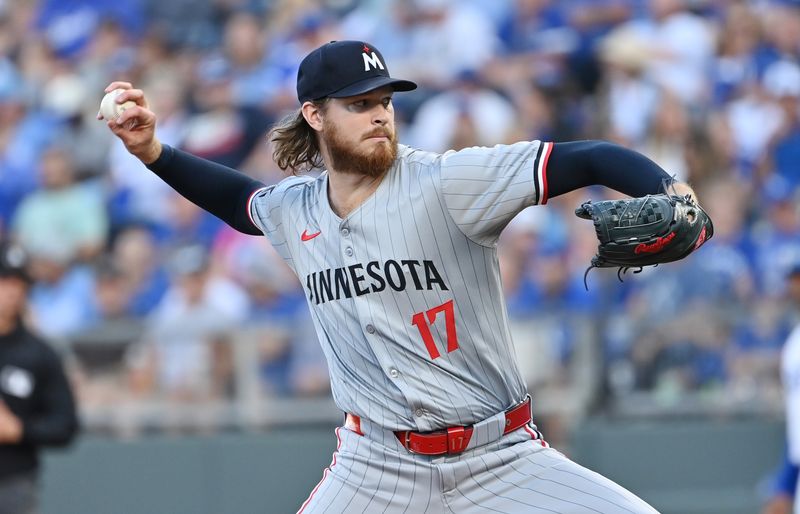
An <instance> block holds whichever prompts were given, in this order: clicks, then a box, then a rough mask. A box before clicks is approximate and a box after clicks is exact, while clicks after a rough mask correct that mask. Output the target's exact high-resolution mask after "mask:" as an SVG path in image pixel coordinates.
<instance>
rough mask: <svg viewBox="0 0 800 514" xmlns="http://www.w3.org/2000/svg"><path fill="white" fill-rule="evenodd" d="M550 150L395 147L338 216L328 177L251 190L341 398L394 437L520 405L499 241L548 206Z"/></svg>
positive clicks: (260, 222)
mask: <svg viewBox="0 0 800 514" xmlns="http://www.w3.org/2000/svg"><path fill="white" fill-rule="evenodd" d="M550 148H551V144H547V143H540V142H522V143H517V144H514V145H508V146H503V145H498V146H495V147H493V148H469V149H465V150H461V151H458V152H448V153H445V154H442V155H440V154H433V153H428V152H422V151H418V150H414V149H412V148H409V147H406V146H402V145H401V146H400V147H399V151H398V158H397V160H396V161H395V164H394V165H393V166H392V168H391V169H390V170H389V171H388V174H387V175H386V177H385V178H384V180H383V181H382V182H381V184H380V185H379V186H378V188H377V190H376V191H375V192H374V194H373V195H372V196H371V197H370V198H369V199H368V200H366V201H365V202H364V203H363V204H362V205H361V206H360V207H358V208H357V209H356V210H355V211H353V212H352V213H351V214H350V215H349V216H347V218H346V219H340V218H339V217H338V216H337V215H336V214H335V213H334V212H333V210H332V209H331V207H330V205H329V203H328V195H327V187H328V176H327V174H326V173H323V174H322V175H321V176H319V177H318V178H311V177H291V178H288V179H285V180H283V181H282V182H280V183H279V184H277V185H275V186H272V187H269V188H266V189H263V190H261V191H258V192H256V193H255V194H254V195H253V197H252V200H251V209H250V210H251V215H252V220H253V222H254V223H255V224H256V225H257V226H258V227H260V228H261V229H262V230H263V231H264V233H265V234H266V235H267V236H268V237H269V239H270V240H271V242H272V244H273V245H274V246H275V248H276V249H277V250H278V251H279V252H280V253H281V255H282V256H283V258H284V259H285V260H286V262H287V263H288V264H289V266H290V267H291V268H292V269H293V270H294V271H295V273H297V276H298V277H299V278H300V281H301V282H302V284H303V285H304V286H305V290H306V297H307V299H308V304H309V307H310V309H311V314H312V317H313V320H314V324H315V327H316V330H317V334H318V335H319V339H320V341H321V343H322V347H323V350H324V352H325V355H326V357H327V361H328V365H329V369H330V376H331V386H332V392H333V397H334V400H335V401H336V404H337V405H338V406H339V407H340V408H341V409H342V410H344V411H345V412H350V413H353V414H356V415H358V416H360V417H361V418H363V419H367V420H370V421H372V422H374V423H377V424H379V425H380V426H383V427H385V428H390V429H393V430H399V429H412V430H420V431H428V430H435V429H437V428H441V427H445V426H454V425H469V424H472V423H474V422H476V421H479V420H481V419H484V418H487V417H489V416H491V415H493V414H496V413H497V412H500V411H502V410H504V409H507V408H508V407H510V406H512V405H514V404H516V403H518V402H519V401H521V400H522V399H523V398H524V397H525V394H526V390H525V384H524V383H523V380H522V378H521V375H520V373H519V371H518V369H517V364H516V359H515V356H514V350H513V346H512V342H511V335H510V333H509V329H508V322H507V316H506V309H505V301H504V299H503V292H502V290H501V284H500V272H499V268H498V261H497V252H496V242H497V239H498V236H499V234H500V232H501V231H502V229H503V228H504V227H505V226H506V224H507V223H508V222H509V221H510V220H511V219H512V218H513V217H514V216H515V215H516V214H517V213H518V212H519V211H520V210H522V209H524V208H525V207H528V206H530V205H535V204H537V203H544V202H545V201H546V199H547V187H546V180H545V179H544V173H543V171H544V169H545V166H546V162H547V157H548V154H549V150H550Z"/></svg>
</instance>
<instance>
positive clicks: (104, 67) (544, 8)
mask: <svg viewBox="0 0 800 514" xmlns="http://www.w3.org/2000/svg"><path fill="white" fill-rule="evenodd" d="M336 39H362V40H365V41H369V42H371V43H373V44H374V45H375V46H376V47H377V48H379V49H380V50H381V52H382V53H383V55H384V57H385V59H386V61H387V64H388V67H389V69H390V70H391V73H392V74H393V75H394V76H399V77H403V78H408V79H411V80H414V81H416V82H417V83H418V84H420V86H421V87H420V88H419V89H418V90H416V91H414V92H412V93H408V94H404V95H398V96H397V97H395V101H396V103H395V108H396V111H397V117H398V124H399V134H400V141H401V142H402V143H404V144H409V145H412V146H416V147H419V148H422V149H426V150H432V151H445V150H447V149H449V148H463V147H466V146H472V145H494V144H497V143H510V142H514V141H518V140H524V139H541V140H552V141H567V140H574V139H590V138H591V139H606V140H611V141H615V142H618V143H621V144H623V145H626V146H629V147H631V148H634V149H637V150H639V151H641V152H643V153H644V154H646V155H647V156H649V157H650V158H652V159H653V160H654V161H656V162H657V163H659V164H660V165H661V166H663V167H664V168H665V169H666V170H668V172H669V173H671V174H674V175H675V176H676V177H678V178H679V179H681V180H687V181H689V182H690V183H692V184H693V185H694V187H695V189H696V190H697V192H698V195H699V197H700V199H701V202H702V203H703V205H704V207H705V208H706V209H707V210H708V211H709V213H710V215H711V217H712V219H713V220H714V222H715V235H714V238H713V239H712V240H711V241H710V242H709V243H707V244H706V245H705V247H704V248H703V250H702V251H701V252H698V253H697V254H695V255H693V256H691V257H690V258H688V259H686V260H684V261H681V262H678V263H673V264H669V265H666V266H662V267H658V268H655V269H647V270H644V271H643V272H642V273H640V274H631V273H628V274H626V275H623V276H622V277H621V278H622V279H623V280H624V282H622V283H620V282H619V281H618V279H617V275H616V272H615V271H613V270H610V271H609V270H599V271H594V272H592V273H591V274H589V276H588V277H587V278H586V283H587V285H588V291H587V289H586V288H585V286H584V271H585V270H586V267H587V266H588V263H589V260H590V258H591V256H592V255H593V253H594V247H595V245H596V240H595V235H594V232H593V229H592V228H591V226H590V224H587V223H586V222H585V221H581V220H578V219H577V218H576V217H575V216H574V215H573V213H572V211H573V209H574V207H575V206H577V205H578V204H579V203H580V202H582V201H584V200H586V199H588V198H594V199H599V198H603V197H605V196H610V195H612V194H614V193H613V192H610V191H608V190H603V189H599V188H598V189H596V190H595V189H588V190H581V191H577V192H574V193H571V194H569V195H565V196H564V197H559V198H556V199H553V200H551V201H550V202H549V203H548V206H547V207H544V208H540V207H536V208H531V209H528V210H526V211H524V212H523V213H522V214H520V216H518V217H517V218H516V219H515V220H514V221H513V222H512V224H511V225H510V226H509V228H508V229H507V230H506V232H505V233H504V236H503V239H502V240H501V244H500V248H499V255H500V259H501V265H502V270H503V279H504V282H505V290H506V294H507V303H508V307H509V314H510V317H511V318H512V321H513V323H514V330H515V335H516V343H517V345H518V346H519V354H520V365H521V366H522V367H523V370H524V371H525V374H526V377H527V378H528V381H529V382H530V384H531V387H532V392H533V393H534V394H536V393H537V387H542V388H547V387H550V386H552V387H553V388H554V389H558V388H559V387H569V384H570V383H571V381H573V380H574V379H575V376H574V373H576V371H575V366H574V360H575V356H576V355H577V354H580V353H581V352H582V345H585V344H591V345H594V347H595V348H596V350H597V351H596V352H595V353H594V354H592V357H591V358H589V359H586V362H588V363H589V364H590V365H594V366H596V367H597V369H598V370H599V377H600V379H599V382H598V384H599V385H600V386H601V387H600V388H599V389H597V390H599V391H602V392H603V394H601V395H599V396H598V395H593V400H592V401H591V402H590V403H591V405H589V406H590V407H600V408H604V407H606V408H607V407H609V406H612V405H613V402H614V400H615V399H619V398H625V397H627V396H628V395H631V394H635V393H638V392H647V393H648V398H650V401H652V402H655V403H656V404H658V405H662V406H664V407H666V408H668V407H669V406H670V405H675V404H678V403H680V401H681V399H682V398H685V395H687V394H695V393H697V394H698V395H700V396H702V395H704V394H706V393H718V394H717V396H715V398H717V400H715V401H716V402H717V403H719V402H729V403H737V402H740V403H743V404H747V403H748V402H749V403H751V404H753V405H759V406H761V407H763V406H764V405H772V406H775V408H776V409H780V404H781V399H780V384H779V374H778V357H779V352H780V348H781V346H782V344H783V342H784V339H785V338H786V336H787V334H788V331H789V330H790V329H791V328H792V327H793V326H794V324H795V323H797V322H798V321H800V284H791V283H790V282H789V281H787V280H786V276H787V272H788V270H789V269H791V268H792V267H793V266H794V265H795V264H797V263H798V262H800V212H799V211H798V198H797V197H798V191H800V123H799V121H800V2H798V1H790V0H749V1H747V0H739V1H735V0H463V1H454V0H403V1H401V0H364V1H358V0H203V1H200V0H170V1H168V2H165V1H156V0H115V1H114V2H108V1H106V0H39V1H33V0H0V234H1V235H5V236H8V237H12V238H14V239H16V240H17V241H19V242H20V243H21V244H23V245H24V246H25V247H26V248H27V249H28V251H29V252H30V253H31V254H32V255H33V257H34V266H33V273H34V274H35V277H36V279H37V283H36V285H35V287H34V288H33V290H32V293H31V313H30V316H31V320H32V322H33V323H34V325H35V327H37V329H38V330H39V331H40V332H41V333H42V334H44V335H45V336H46V337H48V338H49V339H50V340H51V341H53V344H54V345H55V346H57V347H59V348H60V349H61V350H62V351H64V352H65V354H68V355H69V356H70V358H71V362H72V369H73V377H74V380H75V382H76V384H77V390H78V394H79V398H80V400H81V402H82V405H83V406H85V407H86V406H88V407H91V406H97V407H101V406H114V405H120V404H121V403H122V402H124V401H127V400H129V399H131V398H140V399H147V398H159V399H167V400H169V401H174V402H184V403H192V402H204V401H217V400H222V401H224V400H225V399H228V398H232V397H234V396H235V395H236V394H237V388H241V387H243V385H242V384H244V383H251V382H247V381H242V380H238V379H237V377H236V372H235V370H236V369H237V366H238V365H239V364H237V363H241V362H242V359H243V357H242V355H240V354H239V353H240V350H239V348H240V345H245V346H247V348H249V351H248V352H245V356H246V357H247V358H246V359H245V360H246V361H247V362H249V363H250V365H251V366H252V367H253V376H254V377H255V383H256V384H257V385H256V387H257V389H258V390H259V391H260V392H261V393H263V394H264V395H265V396H266V397H269V396H297V395H310V396H315V395H326V394H327V392H328V385H327V375H326V371H325V363H324V359H323V357H322V354H321V351H320V350H319V348H318V344H317V342H316V339H315V336H314V333H313V328H312V327H311V322H310V318H309V316H308V314H307V312H306V310H307V307H306V305H305V298H304V294H303V291H302V289H301V287H300V284H299V283H298V281H297V280H296V279H295V278H294V277H293V276H292V275H291V273H290V271H289V270H288V269H287V268H286V267H285V265H284V264H283V263H282V261H281V260H280V258H279V257H278V256H277V255H276V254H275V253H274V251H273V250H272V249H271V248H270V246H269V244H268V243H267V241H266V240H264V239H261V238H254V237H249V236H244V235H242V234H239V233H236V232H235V231H233V230H232V229H230V228H229V227H227V226H225V225H224V224H223V223H222V222H220V221H219V220H217V219H216V218H214V217H212V216H210V215H208V214H207V213H205V212H203V211H201V210H200V209H199V208H197V207H195V206H193V205H192V204H190V203H189V202H187V201H186V200H184V199H182V198H181V197H179V196H178V195H177V194H176V193H174V192H173V191H172V190H171V189H170V188H169V187H168V186H166V185H165V184H164V183H162V182H161V181H160V179H158V178H156V177H154V176H153V175H152V174H151V173H150V172H148V171H147V170H146V169H145V168H144V167H143V166H142V165H141V164H140V163H139V162H138V161H136V160H135V159H134V158H133V157H131V156H129V155H128V154H127V153H126V151H125V149H124V148H123V147H122V145H121V144H120V143H119V142H118V141H116V140H115V138H113V136H112V135H111V133H110V131H109V130H108V129H107V127H106V126H105V124H104V123H102V122H99V121H97V120H96V119H95V115H96V113H97V108H98V105H99V101H100V98H101V97H102V94H103V88H104V87H105V86H106V85H107V84H108V83H109V82H110V81H112V80H127V81H130V82H133V83H134V84H135V86H137V87H140V88H142V89H144V90H145V93H146V95H147V97H148V99H149V102H150V107H151V109H152V110H153V111H155V112H156V114H157V116H158V118H159V125H158V133H159V137H160V138H161V140H162V141H164V142H166V143H169V144H172V145H174V146H177V147H180V148H183V149H185V150H187V151H190V152H192V153H195V154H197V155H200V156H203V157H206V158H209V159H212V160H214V161H217V162H220V163H222V164H225V165H228V166H232V167H235V168H237V169H239V170H242V171H244V172H246V173H248V174H250V175H252V176H253V177H256V178H258V179H260V180H262V181H265V182H266V183H275V182H277V181H278V180H280V179H281V178H282V172H281V171H280V170H278V169H277V167H276V166H275V164H274V163H273V161H272V158H271V149H270V147H269V145H268V144H267V142H266V138H265V135H266V132H267V130H268V129H269V127H270V126H271V124H272V123H273V122H275V121H276V120H277V119H279V118H280V117H282V116H283V115H284V114H285V113H287V112H288V111H290V110H293V109H295V108H296V107H297V106H298V105H297V100H296V96H295V89H294V88H295V77H296V71H297V66H298V64H299V62H300V60H301V59H302V57H303V56H304V55H305V54H306V53H307V52H309V51H310V50H312V49H313V48H315V47H317V46H319V45H321V44H323V43H325V42H328V41H331V40H336ZM198 180H202V177H198ZM587 326H588V327H589V330H583V329H580V327H584V328H585V327H587ZM598 398H599V399H600V400H601V401H600V402H597V401H594V400H597V399H598ZM603 400H606V401H603ZM88 407H87V408H88Z"/></svg>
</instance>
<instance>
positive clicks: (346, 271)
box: [306, 259, 449, 305]
mask: <svg viewBox="0 0 800 514" xmlns="http://www.w3.org/2000/svg"><path fill="white" fill-rule="evenodd" d="M409 277H410V278H411V280H410V284H409V280H408V278H409ZM411 285H413V287H414V288H416V289H417V291H422V290H427V291H431V290H432V289H433V286H437V287H438V288H439V290H441V291H449V289H448V288H447V285H445V283H444V280H443V279H442V275H441V274H440V273H439V270H437V269H436V265H435V264H434V263H433V261H426V260H423V261H418V260H401V261H395V260H391V259H390V260H387V261H386V262H384V263H383V264H381V263H380V262H378V261H370V262H368V263H367V264H366V266H365V265H363V264H360V263H359V264H352V265H350V266H346V267H343V268H335V269H331V268H328V269H326V270H322V271H315V272H313V273H310V274H308V275H307V276H306V289H308V299H309V301H312V302H314V304H315V305H319V304H321V303H325V302H332V301H334V300H339V299H341V298H352V297H353V296H363V295H365V294H370V293H380V292H381V291H383V290H385V289H386V288H387V287H388V288H391V289H393V290H394V291H404V290H405V289H406V287H407V286H408V287H410V286H411Z"/></svg>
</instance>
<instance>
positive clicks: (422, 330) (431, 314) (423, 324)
mask: <svg viewBox="0 0 800 514" xmlns="http://www.w3.org/2000/svg"><path fill="white" fill-rule="evenodd" d="M440 312H444V324H445V327H447V353H450V352H452V351H453V350H456V349H458V336H457V335H456V316H455V313H454V312H453V300H448V301H446V302H444V303H443V304H441V305H439V306H437V307H433V308H432V309H428V310H427V311H425V312H418V313H416V314H414V315H413V316H412V317H411V324H412V325H414V326H416V327H417V328H418V329H419V335H421V336H422V341H423V342H424V343H425V348H427V349H428V353H430V354H431V359H435V358H436V357H439V356H440V354H439V349H438V348H436V344H435V343H434V342H433V334H431V329H430V326H429V325H433V322H434V321H436V315H437V314H439V313H440ZM426 317H427V319H425V318H426Z"/></svg>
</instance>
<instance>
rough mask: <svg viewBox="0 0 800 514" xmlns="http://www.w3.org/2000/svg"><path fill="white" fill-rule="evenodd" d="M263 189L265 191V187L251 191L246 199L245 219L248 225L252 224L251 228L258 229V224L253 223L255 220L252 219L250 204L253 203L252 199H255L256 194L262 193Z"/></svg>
mask: <svg viewBox="0 0 800 514" xmlns="http://www.w3.org/2000/svg"><path fill="white" fill-rule="evenodd" d="M265 189H266V187H259V188H258V189H256V190H255V191H253V192H252V193H250V196H248V197H247V219H249V220H250V223H252V224H253V226H254V227H256V228H258V224H257V223H256V222H255V220H254V219H253V210H252V209H251V208H250V204H251V203H252V202H253V198H254V197H255V196H256V195H257V194H258V193H260V192H261V191H263V190H265ZM259 230H260V229H259Z"/></svg>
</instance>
